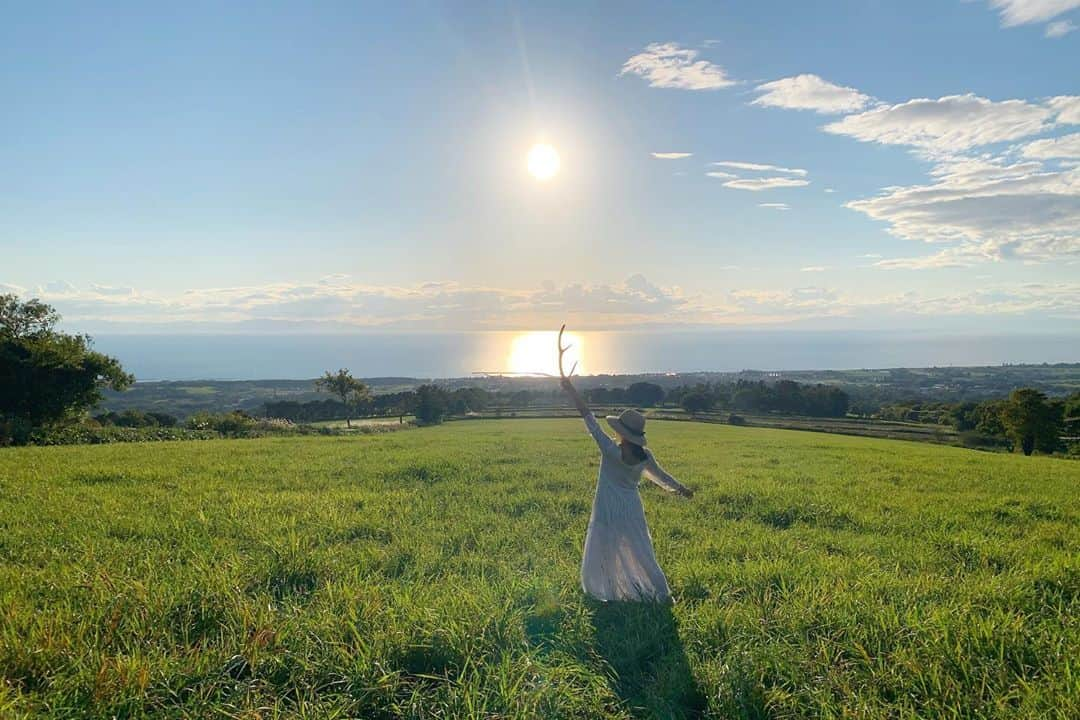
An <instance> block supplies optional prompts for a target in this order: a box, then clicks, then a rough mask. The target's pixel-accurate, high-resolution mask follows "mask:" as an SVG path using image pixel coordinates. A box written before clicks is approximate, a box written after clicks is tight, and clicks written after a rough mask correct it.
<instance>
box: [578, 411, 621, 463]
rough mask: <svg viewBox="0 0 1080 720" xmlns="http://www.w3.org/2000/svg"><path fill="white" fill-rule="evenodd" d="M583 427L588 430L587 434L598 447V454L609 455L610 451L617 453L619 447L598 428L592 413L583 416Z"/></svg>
mask: <svg viewBox="0 0 1080 720" xmlns="http://www.w3.org/2000/svg"><path fill="white" fill-rule="evenodd" d="M585 427H586V428H587V429H588V431H589V434H590V435H592V436H593V440H595V441H596V444H597V446H599V448H600V452H602V453H604V454H610V453H611V452H612V451H618V449H619V446H618V445H616V444H615V441H614V440H612V439H611V436H610V435H608V434H607V433H606V432H604V429H603V428H601V427H600V423H598V422H597V421H596V417H595V416H594V415H593V414H592V413H586V414H585Z"/></svg>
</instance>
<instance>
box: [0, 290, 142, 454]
mask: <svg viewBox="0 0 1080 720" xmlns="http://www.w3.org/2000/svg"><path fill="white" fill-rule="evenodd" d="M59 320H60V315H59V314H57V312H56V310H54V309H53V308H52V307H51V306H49V305H46V304H45V303H43V302H41V301H40V300H28V301H26V302H22V301H20V300H19V298H18V297H17V296H15V295H0V443H3V442H5V441H6V442H10V441H17V442H23V441H25V440H26V439H27V438H28V436H29V434H30V432H32V431H33V430H34V429H36V428H42V427H47V426H49V425H52V424H55V423H58V422H61V421H63V420H65V419H68V418H71V417H74V416H75V415H78V414H80V413H82V412H84V411H86V410H87V409H89V408H91V407H93V406H94V405H97V404H98V403H99V402H100V401H101V389H102V388H103V387H110V388H112V389H113V390H123V389H125V388H127V387H128V386H130V385H131V383H133V382H134V381H135V378H134V376H132V375H131V374H129V373H127V372H124V369H123V368H122V367H121V366H120V362H119V361H118V360H116V359H115V358H112V357H109V356H107V355H103V354H102V353H99V352H95V351H94V350H93V349H92V344H93V343H92V340H91V339H90V337H89V336H87V335H68V334H66V333H61V332H57V330H56V323H57V322H58V321H59Z"/></svg>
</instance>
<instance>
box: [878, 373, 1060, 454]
mask: <svg viewBox="0 0 1080 720" xmlns="http://www.w3.org/2000/svg"><path fill="white" fill-rule="evenodd" d="M874 417H876V418H879V419H882V420H894V421H904V422H920V423H933V424H937V425H949V426H952V427H954V428H956V430H957V431H958V432H960V433H961V439H962V440H963V441H964V443H965V444H968V445H975V446H979V445H983V446H994V445H1000V446H1002V447H1007V448H1009V449H1019V450H1020V451H1021V452H1023V453H1024V454H1025V455H1031V454H1032V453H1033V452H1039V453H1053V452H1058V451H1061V450H1065V449H1067V448H1068V447H1069V446H1075V445H1080V392H1074V393H1073V394H1071V395H1069V396H1068V397H1064V398H1051V397H1047V395H1046V393H1043V392H1041V391H1039V390H1036V389H1034V388H1018V389H1016V390H1013V391H1012V392H1011V393H1010V394H1009V396H1008V397H1007V398H1004V399H996V400H985V401H983V402H979V403H975V402H960V403H921V402H909V403H892V404H889V405H884V406H882V407H881V409H880V410H878V412H877V413H875V415H874Z"/></svg>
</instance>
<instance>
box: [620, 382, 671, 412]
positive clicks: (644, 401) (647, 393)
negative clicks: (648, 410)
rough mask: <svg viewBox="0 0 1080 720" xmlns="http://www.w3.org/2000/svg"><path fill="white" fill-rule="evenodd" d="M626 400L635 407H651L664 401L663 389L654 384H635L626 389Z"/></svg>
mask: <svg viewBox="0 0 1080 720" xmlns="http://www.w3.org/2000/svg"><path fill="white" fill-rule="evenodd" d="M626 399H627V400H629V401H630V402H631V403H633V404H634V405H636V406H637V407H652V406H654V405H659V404H660V403H661V402H663V400H664V388H662V387H660V386H659V385H657V384H655V383H650V382H636V383H634V384H633V385H631V386H630V387H628V388H626Z"/></svg>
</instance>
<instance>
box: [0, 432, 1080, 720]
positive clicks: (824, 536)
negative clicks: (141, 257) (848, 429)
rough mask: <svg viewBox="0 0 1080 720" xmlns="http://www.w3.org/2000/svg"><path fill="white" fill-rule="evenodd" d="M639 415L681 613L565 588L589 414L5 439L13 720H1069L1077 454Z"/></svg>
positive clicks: (583, 485) (2, 640)
mask: <svg viewBox="0 0 1080 720" xmlns="http://www.w3.org/2000/svg"><path fill="white" fill-rule="evenodd" d="M653 425H654V426H653ZM650 440H651V442H652V443H653V444H654V445H655V448H656V451H657V455H658V457H659V459H660V460H661V462H662V463H663V464H664V465H665V466H666V467H667V469H668V470H670V471H671V472H672V473H673V474H674V475H676V477H679V478H680V479H681V480H682V481H684V482H685V483H687V484H689V485H691V486H692V487H694V488H695V489H696V490H697V495H696V496H695V497H694V498H693V499H691V500H686V499H682V498H677V497H674V496H670V495H666V494H664V493H663V492H662V491H661V490H659V489H658V488H655V487H652V486H649V487H644V488H643V491H642V492H643V497H644V502H645V506H646V513H647V515H648V517H649V521H650V525H651V528H652V534H653V538H654V542H655V545H656V550H657V556H658V558H659V560H660V563H661V565H662V566H663V567H664V569H665V570H666V572H667V573H668V576H669V580H670V581H671V585H672V587H673V590H674V592H675V594H676V595H677V598H678V600H677V602H676V604H675V605H674V606H672V607H668V606H635V605H628V606H627V605H602V604H598V603H595V602H592V601H589V600H588V599H587V598H585V597H584V596H583V595H582V593H581V591H580V589H579V587H578V582H577V577H578V563H579V561H580V557H581V549H582V543H583V539H584V534H585V528H586V524H587V522H588V516H589V507H590V502H591V494H592V490H593V484H594V482H595V476H596V471H597V461H598V457H597V452H596V450H595V447H594V446H593V445H592V441H591V440H590V438H589V437H588V436H587V435H586V434H585V432H584V430H583V428H582V425H581V423H580V421H577V420H565V419H516V420H490V421H489V420H484V421H470V422H455V423H450V424H447V425H444V426H440V427H434V428H423V429H417V430H409V431H405V432H398V433H390V434H382V435H359V434H357V435H354V436H345V437H286V438H265V439H258V440H214V441H206V442H171V443H147V444H142V443H135V444H119V445H100V446H70V447H47V448H44V447H37V448H35V447H30V448H14V449H6V450H3V451H0V717H3V718H24V717H25V718H30V717H53V718H76V717H118V718H138V717H172V718H188V717H191V718H194V717H231V718H277V717H302V718H345V717H358V718H392V717H409V718H456V717H488V718H532V717H541V718H630V717H656V718H668V717H671V718H678V717H711V718H729V717H740V718H795V717H817V718H834V717H836V718H838V717H856V718H915V717H923V718H926V717H945V718H976V717H979V718H988V717H1003V718H1004V717H1010V718H1011V717H1031V718H1036V717H1039V718H1045V717H1058V718H1076V717H1080V503H1078V499H1080V463H1077V462H1075V461H1069V460H1063V459H1055V458H1046V457H1022V456H1015V455H1004V454H989V453H985V454H984V453H978V452H974V451H970V450H963V449H959V448H953V447H943V446H935V445H929V444H921V443H911V442H901V441H892V440H880V439H868V438H856V437H846V436H838V435H825V434H817V433H801V432H794V431H784V430H771V429H760V428H741V427H732V426H727V425H707V424H698V423H687V422H678V423H676V422H662V421H657V422H655V423H653V424H652V425H651V426H650Z"/></svg>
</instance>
